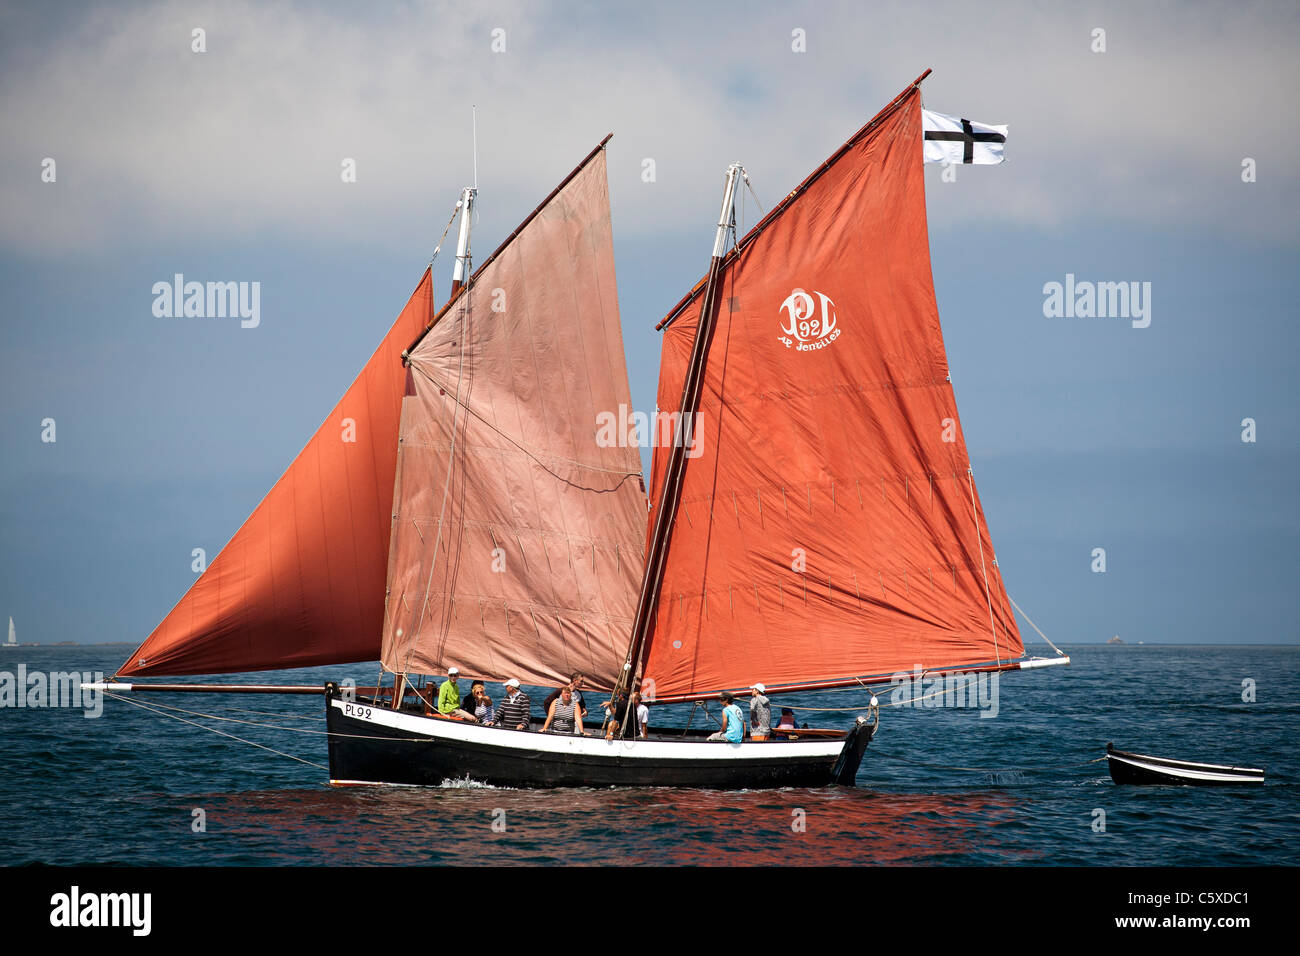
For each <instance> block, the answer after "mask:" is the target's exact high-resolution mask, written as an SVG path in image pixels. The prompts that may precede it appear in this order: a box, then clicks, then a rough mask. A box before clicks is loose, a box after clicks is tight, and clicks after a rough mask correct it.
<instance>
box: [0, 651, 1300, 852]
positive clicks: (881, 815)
mask: <svg viewBox="0 0 1300 956" xmlns="http://www.w3.org/2000/svg"><path fill="white" fill-rule="evenodd" d="M1066 650H1067V651H1068V652H1069V653H1070V654H1071V656H1072V658H1073V661H1074V663H1073V664H1072V665H1071V666H1070V667H1068V668H1050V669H1046V670H1041V671H1029V672H1023V673H1011V674H1004V675H1002V676H1001V678H1000V680H999V682H998V686H997V691H998V694H997V711H998V713H997V716H996V717H991V718H989V717H980V709H979V708H978V707H966V708H960V707H919V708H918V707H890V706H887V707H884V708H882V715H881V729H880V732H879V734H878V736H877V738H876V740H875V741H874V742H873V743H872V745H871V747H870V748H869V749H868V751H867V754H866V757H865V758H864V760H863V763H862V768H861V770H860V772H859V775H858V781H857V784H858V785H857V787H856V788H842V787H837V788H827V789H822V790H804V789H789V790H776V791H750V792H721V791H688V790H669V789H638V790H614V789H579V790H559V791H527V790H510V789H500V788H491V787H481V786H472V785H466V784H464V783H463V782H462V783H459V784H451V783H449V784H448V785H446V786H444V787H441V788H405V787H373V788H344V789H335V788H331V787H330V786H329V785H328V784H327V783H326V778H327V773H326V772H325V770H323V769H320V768H319V767H316V766H312V765H311V764H312V763H314V764H321V765H324V764H325V763H326V752H325V738H324V737H323V736H321V734H322V733H323V729H324V728H323V705H322V703H321V701H320V699H319V698H316V697H282V696H274V697H272V696H265V697H263V696H242V697H233V696H229V697H228V696H224V695H220V696H218V695H194V694H190V695H167V696H163V695H149V696H148V697H144V696H139V697H136V698H133V699H134V700H136V701H138V702H139V703H141V704H145V705H148V706H150V707H158V706H159V705H167V706H171V707H177V708H182V709H183V710H184V711H191V712H194V713H176V714H174V716H164V715H162V714H159V713H155V712H151V711H149V710H145V709H142V708H141V707H139V706H134V705H132V704H130V703H126V702H124V701H122V700H114V699H105V700H103V702H102V705H103V709H102V713H101V715H100V716H98V717H95V718H87V717H85V716H84V712H83V710H81V709H75V708H67V707H63V708H58V707H44V708H31V707H23V708H18V707H13V706H5V707H0V755H2V756H3V771H2V772H0V861H3V862H4V863H5V864H6V865H10V866H13V865H23V864H32V863H46V864H81V865H86V864H122V865H141V866H143V865H163V866H168V865H180V866H222V865H244V866H248V865H255V866H256V865H269V864H276V865H281V864H302V865H313V864H329V865H339V864H351V865H390V864H424V865H428V864H453V863H461V864H466V863H468V864H476V865H481V864H512V863H513V864H553V863H564V864H667V865H676V864H728V863H735V864H780V865H785V866H788V865H800V864H810V865H811V864H816V865H832V866H833V865H862V864H923V865H939V866H943V865H971V864H976V865H979V864H1012V865H1037V866H1056V865H1071V866H1092V865H1121V866H1155V865H1160V866H1192V865H1197V866H1207V865H1208V866H1259V865H1279V864H1281V865H1294V864H1296V863H1297V862H1300V800H1298V799H1297V797H1298V795H1300V789H1298V786H1300V785H1298V784H1297V769H1298V768H1297V748H1296V746H1295V735H1296V733H1297V730H1300V680H1298V678H1300V647H1294V646H1283V647H1277V646H1272V647H1260V646H1256V647H1192V646H1182V647H1177V646H1141V647H1139V646H1122V647H1109V646H1076V647H1067V648H1066ZM129 651H130V648H127V647H46V648H39V647H34V648H19V649H13V650H4V651H2V652H0V653H2V654H3V656H2V657H0V672H7V673H9V674H16V673H17V671H18V667H19V665H20V664H22V665H25V668H26V670H27V671H28V672H34V671H40V672H44V673H48V672H52V671H65V672H66V671H78V672H93V671H103V672H105V673H107V674H111V673H112V672H113V670H114V668H115V667H116V666H117V665H118V664H119V663H120V662H121V661H122V660H123V659H124V658H125V656H126V655H127V654H128V653H129ZM377 670H378V668H377V665H365V666H356V665H350V666H346V667H332V668H320V669H315V670H310V671H295V672H286V673H283V674H259V675H249V678H250V679H252V680H256V681H258V682H283V683H321V682H323V681H324V680H325V679H327V678H329V679H341V678H345V677H352V678H353V679H355V680H356V681H357V682H358V683H359V684H372V683H373V682H374V679H375V677H376V675H377ZM1250 681H1253V686H1254V694H1255V700H1254V701H1253V702H1246V701H1244V700H1243V699H1242V698H1243V686H1244V685H1243V682H1250ZM490 690H491V688H490ZM595 697H596V695H594V694H590V693H589V694H588V703H589V704H594V703H596V700H595ZM865 698H866V695H865V694H864V693H862V692H860V691H857V690H853V691H830V692H821V693H818V694H803V695H798V696H797V697H791V698H786V699H776V700H775V701H774V704H775V705H776V706H778V707H779V706H780V705H781V704H783V703H792V704H798V705H799V706H801V707H824V708H854V707H861V706H862V705H863V704H864V703H865ZM536 699H537V698H534V700H536ZM881 700H882V702H883V703H885V704H889V703H890V702H891V695H890V694H888V693H886V694H884V695H882V697H881ZM687 710H689V708H685V709H680V708H679V709H675V710H672V711H670V709H669V708H659V709H656V711H655V714H654V720H655V721H656V722H659V721H671V720H678V721H680V720H681V719H682V718H683V717H684V716H685V713H686V712H687ZM199 714H203V715H211V716H198V715H199ZM216 716H220V717H224V718H227V720H221V721H219V720H214V719H213V717H216ZM799 716H800V719H801V720H807V721H808V722H809V723H810V724H811V725H812V726H843V725H846V724H847V723H848V722H849V721H851V720H852V718H853V716H854V714H853V713H852V712H850V711H847V710H838V709H837V710H827V711H825V712H821V713H818V712H811V711H800V713H799ZM176 717H183V718H184V719H185V720H190V721H195V722H197V723H199V724H203V725H205V726H208V727H215V728H217V729H220V730H221V731H223V732H224V733H227V734H233V735H236V736H238V737H242V738H245V739H247V740H249V741H254V742H256V743H258V744H261V745H262V746H263V747H266V748H271V750H275V751H281V752H283V753H285V754H292V755H294V756H297V757H299V758H302V759H303V760H306V761H310V762H311V763H302V762H298V761H296V760H293V759H291V758H289V757H287V756H282V755H279V754H276V753H272V752H271V751H270V750H266V749H258V748H256V747H253V746H251V745H249V744H246V743H241V742H237V741H235V740H232V739H229V738H227V737H221V736H218V735H217V734H214V733H211V732H209V731H207V730H203V729H200V728H199V727H197V726H194V725H192V724H186V723H183V722H181V721H180V720H178V719H175V718H176ZM1107 741H1114V743H1115V745H1116V747H1118V748H1119V749H1124V750H1134V751H1138V752H1145V753H1152V754H1157V755H1162V756H1170V757H1180V758H1185V759H1193V760H1204V761H1209V762H1222V763H1236V764H1241V765H1248V766H1257V767H1260V766H1262V767H1265V768H1266V769H1267V772H1268V774H1267V782H1266V783H1265V785H1264V786H1262V787H1253V788H1192V787H1117V786H1115V785H1114V784H1113V783H1112V782H1111V780H1110V777H1109V775H1108V773H1107V770H1106V764H1105V762H1104V761H1099V760H1098V758H1100V757H1102V756H1103V754H1104V753H1105V747H1106V742H1107ZM200 823H201V824H202V826H200ZM1100 824H1104V826H1101V825H1100Z"/></svg>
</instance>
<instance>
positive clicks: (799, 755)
mask: <svg viewBox="0 0 1300 956" xmlns="http://www.w3.org/2000/svg"><path fill="white" fill-rule="evenodd" d="M330 706H331V707H334V708H336V709H338V710H339V711H341V712H342V713H343V715H344V716H345V717H350V718H351V719H353V720H359V721H361V722H363V723H370V724H378V725H380V726H381V727H391V728H393V729H394V730H402V731H406V732H408V733H412V734H415V735H417V736H420V737H434V738H442V739H445V740H455V741H460V742H463V743H468V744H480V745H483V746H492V747H511V748H517V749H519V750H531V751H534V752H540V753H553V754H583V755H586V756H596V757H644V758H646V759H659V760H669V759H671V760H717V759H719V758H720V757H725V758H733V759H737V760H771V759H773V758H778V759H779V758H782V757H785V758H789V759H791V760H807V759H809V758H816V757H826V758H827V759H833V758H835V757H838V756H839V755H840V752H841V751H843V749H844V738H839V739H835V740H824V739H818V740H807V741H804V740H795V741H773V742H769V743H744V744H728V743H721V742H715V743H706V742H704V741H693V742H688V741H682V742H681V743H678V742H676V741H663V740H606V739H605V738H604V737H600V736H595V737H576V736H573V735H569V734H541V733H536V732H529V733H524V732H521V731H513V730H504V729H502V728H499V727H483V726H480V725H478V724H471V723H469V722H467V721H463V720H441V719H439V718H436V717H418V716H416V715H415V714H404V713H401V712H400V711H394V710H389V709H388V708H386V707H373V706H368V705H365V704H354V703H350V702H348V701H342V700H331V701H330Z"/></svg>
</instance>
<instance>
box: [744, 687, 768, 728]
mask: <svg viewBox="0 0 1300 956" xmlns="http://www.w3.org/2000/svg"><path fill="white" fill-rule="evenodd" d="M749 689H750V691H751V693H750V695H749V736H750V739H751V740H766V739H767V738H768V735H769V734H771V733H772V702H771V701H770V700H768V699H767V688H766V687H764V686H763V685H762V684H751V685H750V686H749Z"/></svg>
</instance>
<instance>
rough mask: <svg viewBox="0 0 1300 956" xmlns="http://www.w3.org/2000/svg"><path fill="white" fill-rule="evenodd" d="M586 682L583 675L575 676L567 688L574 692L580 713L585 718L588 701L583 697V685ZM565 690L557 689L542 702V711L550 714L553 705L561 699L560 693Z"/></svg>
mask: <svg viewBox="0 0 1300 956" xmlns="http://www.w3.org/2000/svg"><path fill="white" fill-rule="evenodd" d="M584 680H585V678H584V677H583V676H582V675H581V674H574V675H573V676H572V677H571V678H569V683H568V684H567V685H566V686H568V687H569V689H570V690H572V691H573V699H574V700H575V701H577V702H578V713H579V714H581V715H582V716H583V717H586V716H587V701H586V700H585V699H584V698H583V696H582V684H583V681H584ZM563 690H564V688H563V687H557V688H555V690H553V691H551V692H550V693H549V694H547V695H546V699H545V700H544V701H542V710H544V711H546V712H547V713H548V714H549V713H550V712H551V705H552V704H553V703H555V702H556V701H557V700H559V699H560V692H561V691H563Z"/></svg>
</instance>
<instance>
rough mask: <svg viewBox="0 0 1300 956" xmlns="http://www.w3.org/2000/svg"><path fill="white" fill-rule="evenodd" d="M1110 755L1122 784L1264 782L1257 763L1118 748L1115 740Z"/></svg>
mask: <svg viewBox="0 0 1300 956" xmlns="http://www.w3.org/2000/svg"><path fill="white" fill-rule="evenodd" d="M1106 757H1107V758H1108V759H1107V763H1108V764H1109V765H1110V778H1111V780H1113V781H1115V782H1116V783H1122V784H1137V785H1140V786H1159V785H1164V786H1169V785H1173V786H1192V787H1231V786H1239V785H1241V784H1261V783H1263V782H1264V771H1263V770H1260V769H1258V768H1255V767H1232V766H1225V765H1223V764H1210V763H1194V762H1192V761H1190V760H1170V759H1168V758H1167V757H1151V756H1147V755H1146V754H1134V753H1126V752H1125V751H1123V750H1116V749H1115V748H1114V745H1113V744H1107V745H1106Z"/></svg>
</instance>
